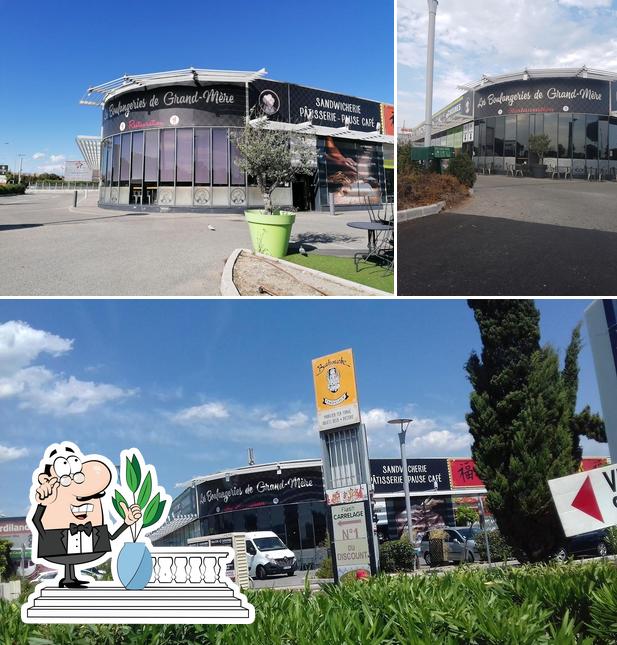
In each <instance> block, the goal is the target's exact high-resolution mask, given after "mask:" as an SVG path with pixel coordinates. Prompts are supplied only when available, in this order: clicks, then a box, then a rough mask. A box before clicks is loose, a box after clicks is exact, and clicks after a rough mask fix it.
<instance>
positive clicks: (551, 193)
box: [454, 175, 617, 233]
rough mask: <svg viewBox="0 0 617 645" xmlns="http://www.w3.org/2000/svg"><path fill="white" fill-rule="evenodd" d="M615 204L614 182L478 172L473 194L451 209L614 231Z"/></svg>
mask: <svg viewBox="0 0 617 645" xmlns="http://www.w3.org/2000/svg"><path fill="white" fill-rule="evenodd" d="M616 203H617V182H613V181H601V182H598V181H592V182H588V181H585V180H580V179H571V180H570V179H533V178H527V177H510V176H503V175H479V176H478V180H477V182H476V185H475V186H474V195H473V197H470V198H469V199H467V200H465V202H464V203H463V204H460V205H457V206H456V207H455V208H454V210H455V211H456V212H457V213H460V214H465V215H484V216H488V217H501V218H505V219H512V220H517V221H520V222H532V223H536V224H553V225H558V226H569V227H574V228H584V229H595V230H600V231H610V232H613V233H615V232H617V206H616Z"/></svg>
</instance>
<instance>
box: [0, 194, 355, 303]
mask: <svg viewBox="0 0 617 645" xmlns="http://www.w3.org/2000/svg"><path fill="white" fill-rule="evenodd" d="M72 200H73V195H72V194H71V193H61V194H57V193H53V192H50V193H33V194H27V195H23V196H3V197H0V295H4V296H7V295H12V296H205V295H218V294H219V283H220V276H221V273H222V270H223V266H224V263H225V260H226V259H227V257H228V256H229V255H230V254H231V252H232V251H233V250H234V249H235V248H239V247H243V248H250V236H249V232H248V227H247V225H246V223H245V221H244V216H243V215H242V214H214V213H213V214H202V213H199V214H197V213H137V212H134V211H130V210H128V209H127V210H126V211H122V210H120V211H116V210H107V209H101V208H98V207H97V206H96V193H93V192H90V193H89V195H88V197H87V198H85V197H84V195H83V193H82V194H81V195H80V201H79V202H78V207H77V209H73V208H72ZM354 220H368V215H367V213H366V211H353V212H345V213H339V214H337V215H336V216H334V217H332V216H330V215H329V214H328V213H316V212H312V213H298V215H297V217H296V223H295V225H294V229H293V234H292V242H294V241H296V242H299V243H301V244H302V245H303V246H304V248H305V249H306V250H307V251H309V252H311V251H313V250H318V251H319V252H320V253H334V254H337V255H348V254H350V253H353V251H354V250H359V249H362V248H364V247H365V246H366V234H365V233H364V232H363V231H359V230H355V229H352V228H349V227H348V226H346V224H347V222H350V221H354ZM208 226H214V228H215V229H216V230H214V231H212V230H210V229H209V228H208Z"/></svg>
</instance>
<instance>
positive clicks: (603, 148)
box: [598, 116, 608, 161]
mask: <svg viewBox="0 0 617 645" xmlns="http://www.w3.org/2000/svg"><path fill="white" fill-rule="evenodd" d="M598 153H599V157H600V159H601V160H603V161H605V160H606V159H608V117H607V116H601V117H598Z"/></svg>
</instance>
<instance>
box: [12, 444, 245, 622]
mask: <svg viewBox="0 0 617 645" xmlns="http://www.w3.org/2000/svg"><path fill="white" fill-rule="evenodd" d="M119 463H120V471H121V474H120V476H119V477H118V476H117V473H116V467H115V466H114V465H113V463H112V462H111V461H110V460H109V459H107V458H106V457H103V456H101V455H94V454H90V455H84V454H83V453H82V451H81V450H80V449H79V448H78V447H77V445H75V444H74V443H70V442H63V443H61V444H54V445H52V446H49V447H48V448H47V449H46V450H45V453H44V455H43V458H42V459H41V461H40V463H39V466H38V468H37V469H36V470H35V471H34V473H33V474H32V487H31V489H30V504H31V508H30V512H29V513H28V516H27V523H28V526H29V528H30V530H31V531H32V535H33V548H32V559H33V561H34V562H35V563H36V564H44V565H46V566H52V567H53V568H54V569H56V570H57V572H58V573H57V578H56V580H49V579H46V580H42V581H41V582H39V583H38V584H37V586H36V588H35V590H34V591H33V592H32V593H31V594H30V596H29V597H28V600H27V601H26V602H25V603H24V604H23V605H22V608H21V618H22V620H23V621H24V622H26V623H107V624H109V623H114V624H125V623H199V624H203V623H213V624H218V623H241V624H248V623H252V622H253V621H254V619H255V609H254V607H253V606H252V605H251V604H250V603H249V602H248V601H247V599H246V596H244V595H243V594H242V592H241V590H240V589H239V587H238V585H237V584H235V582H233V581H231V580H230V579H229V578H228V577H227V574H226V571H227V563H230V562H232V561H233V559H234V552H233V550H232V549H231V548H228V547H219V546H217V547H216V548H210V547H198V546H194V547H191V548H190V549H187V548H185V547H163V546H153V545H152V542H151V541H150V538H149V536H150V535H152V536H153V538H154V533H155V532H156V531H157V530H158V529H160V528H161V526H162V524H163V523H164V522H165V521H166V520H167V517H168V513H169V510H170V507H171V497H169V495H167V494H166V493H165V489H164V488H163V487H162V486H160V485H159V484H158V479H157V476H156V469H155V468H154V466H152V465H149V464H146V463H145V461H144V459H143V457H142V455H141V452H140V451H139V450H137V449H136V448H131V449H129V450H123V451H122V452H121V453H120V461H119ZM110 517H112V518H115V520H114V521H112V523H111V524H108V518H110ZM110 557H111V573H112V578H113V579H112V580H92V579H91V578H85V575H86V574H87V573H88V571H89V570H86V569H82V567H84V566H88V567H92V566H93V565H96V564H98V563H100V562H102V561H104V560H107V559H108V558H110ZM245 584H247V585H248V582H247V583H245ZM204 588H207V589H208V590H210V591H211V592H212V593H210V592H208V593H205V592H204ZM215 592H218V593H215Z"/></svg>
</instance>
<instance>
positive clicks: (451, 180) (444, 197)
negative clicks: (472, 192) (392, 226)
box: [396, 167, 469, 210]
mask: <svg viewBox="0 0 617 645" xmlns="http://www.w3.org/2000/svg"><path fill="white" fill-rule="evenodd" d="M396 190H397V196H398V205H397V207H398V209H399V210H402V209H405V208H415V207H416V206H427V205H428V204H435V203H436V202H440V201H445V202H446V206H447V207H448V208H450V207H451V206H454V205H455V204H458V203H459V202H460V201H462V200H463V199H465V198H466V197H467V196H468V195H469V190H468V189H467V187H466V186H463V184H461V182H460V181H459V180H458V179H457V178H456V177H454V176H452V175H448V174H444V175H440V174H437V173H434V172H428V171H427V170H423V169H418V168H414V167H411V168H410V170H408V171H407V172H401V171H400V170H399V171H398V172H397V180H396Z"/></svg>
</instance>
